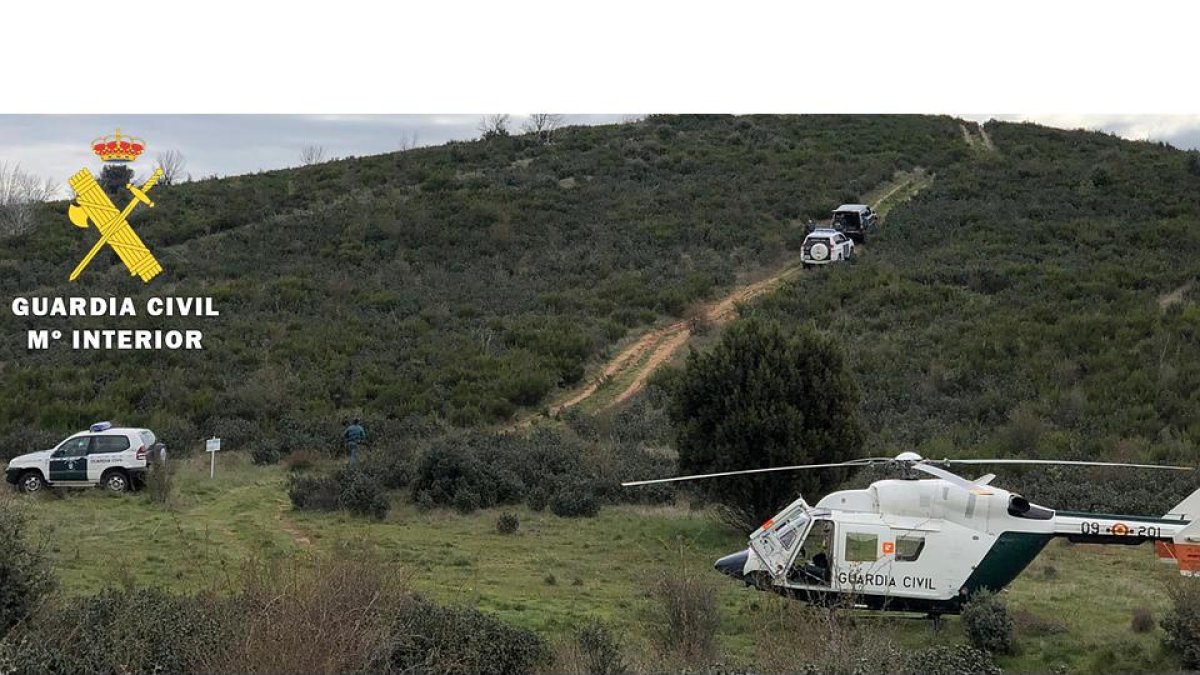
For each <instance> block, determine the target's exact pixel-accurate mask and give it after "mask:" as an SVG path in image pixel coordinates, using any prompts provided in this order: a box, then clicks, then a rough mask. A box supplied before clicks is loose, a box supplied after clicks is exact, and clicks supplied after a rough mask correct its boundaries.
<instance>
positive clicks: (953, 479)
mask: <svg viewBox="0 0 1200 675" xmlns="http://www.w3.org/2000/svg"><path fill="white" fill-rule="evenodd" d="M912 468H914V469H916V470H917V471H923V472H925V473H927V474H929V475H931V476H937V477H938V478H941V479H942V480H944V481H946V482H947V483H950V484H951V485H955V486H958V487H960V488H962V489H964V490H966V491H967V492H977V491H980V490H982V491H984V492H988V489H987V487H986V486H983V485H980V484H979V483H973V482H971V481H969V480H967V479H966V478H963V477H962V476H960V475H958V474H956V473H950V472H949V471H947V470H945V469H943V468H941V467H937V466H933V465H930V464H926V463H925V462H915V463H914V464H913V465H912Z"/></svg>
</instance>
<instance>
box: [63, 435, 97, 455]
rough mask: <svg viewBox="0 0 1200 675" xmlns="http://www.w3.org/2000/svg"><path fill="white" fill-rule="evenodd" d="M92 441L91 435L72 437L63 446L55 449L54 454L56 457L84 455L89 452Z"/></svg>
mask: <svg viewBox="0 0 1200 675" xmlns="http://www.w3.org/2000/svg"><path fill="white" fill-rule="evenodd" d="M91 442H92V437H91V436H81V437H79V438H72V439H71V440H69V441H67V442H66V443H63V444H62V446H61V447H59V448H58V450H55V451H54V456H55V457H83V456H84V455H86V454H87V451H88V445H89V444H91Z"/></svg>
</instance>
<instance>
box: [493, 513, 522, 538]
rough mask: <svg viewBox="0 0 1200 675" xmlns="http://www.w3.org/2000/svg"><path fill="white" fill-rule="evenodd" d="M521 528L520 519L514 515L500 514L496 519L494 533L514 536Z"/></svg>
mask: <svg viewBox="0 0 1200 675" xmlns="http://www.w3.org/2000/svg"><path fill="white" fill-rule="evenodd" d="M520 527H521V519H520V518H518V517H517V514H515V513H507V512H505V513H501V514H500V517H499V518H497V519H496V531H497V532H499V533H500V534H516V532H517V530H518V529H520Z"/></svg>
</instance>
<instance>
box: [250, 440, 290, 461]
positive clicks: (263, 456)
mask: <svg viewBox="0 0 1200 675" xmlns="http://www.w3.org/2000/svg"><path fill="white" fill-rule="evenodd" d="M282 456H283V451H282V450H281V449H280V448H279V446H278V445H277V444H276V443H274V442H272V441H271V440H269V439H266V438H256V439H254V440H253V441H251V442H250V461H252V462H254V463H255V464H258V465H261V466H266V465H270V464H275V463H277V462H278V461H279V458H280V457H282Z"/></svg>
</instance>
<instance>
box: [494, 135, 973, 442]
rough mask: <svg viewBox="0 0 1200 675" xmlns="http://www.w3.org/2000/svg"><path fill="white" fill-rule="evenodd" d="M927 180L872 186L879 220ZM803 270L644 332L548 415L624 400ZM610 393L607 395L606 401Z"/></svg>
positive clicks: (909, 176)
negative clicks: (696, 333)
mask: <svg viewBox="0 0 1200 675" xmlns="http://www.w3.org/2000/svg"><path fill="white" fill-rule="evenodd" d="M964 133H965V129H964ZM931 180H932V178H931V177H930V176H928V175H927V174H925V172H924V171H921V170H919V169H918V170H914V171H911V172H908V173H904V174H901V175H900V176H898V177H897V178H896V179H895V180H894V181H891V182H889V183H887V184H885V185H882V186H880V187H879V188H877V189H876V190H874V191H873V192H872V197H871V198H870V199H868V201H869V202H870V203H871V206H872V208H874V209H875V210H876V211H877V212H879V214H880V217H881V218H882V217H885V216H886V215H887V212H888V211H890V210H891V208H892V207H894V206H895V205H896V204H898V203H900V202H902V201H904V200H906V199H908V198H911V197H912V196H913V195H914V194H916V193H917V192H918V191H919V190H921V189H923V188H924V187H926V186H927V185H928V184H929V183H930V182H931ZM802 269H803V268H802V267H801V266H800V264H799V261H798V260H795V259H793V260H789V261H787V262H786V263H785V264H784V265H783V266H782V267H780V268H778V269H776V270H774V271H773V272H771V273H770V274H769V275H768V276H767V277H766V278H764V279H761V280H759V281H755V282H753V283H750V284H747V285H745V286H742V287H740V288H737V289H735V290H734V291H732V292H731V293H729V294H728V295H726V296H724V297H722V298H720V299H718V300H715V301H713V302H711V303H708V304H706V305H703V306H702V307H701V308H700V309H699V310H698V311H697V312H696V313H695V314H694V318H692V319H685V320H680V321H676V322H674V323H672V324H670V325H667V326H663V327H661V328H658V329H655V330H653V331H650V332H649V333H646V334H645V335H643V336H642V337H641V338H639V339H638V340H637V341H636V342H634V343H633V344H631V345H629V346H628V347H625V348H624V349H622V350H621V351H620V352H618V353H617V355H616V356H614V357H613V358H611V359H609V361H608V363H606V364H605V366H604V368H603V369H602V370H601V371H600V373H599V375H597V376H596V377H594V378H593V379H592V380H591V381H590V382H588V383H586V384H584V385H582V386H580V387H579V388H577V389H576V390H574V391H573V392H571V393H570V394H568V395H567V396H566V397H564V398H562V399H560V400H559V401H558V402H556V403H554V404H553V405H551V406H550V408H549V413H550V416H551V417H555V416H557V415H559V414H560V413H562V412H563V411H564V410H566V409H568V408H572V407H574V406H577V405H579V404H581V403H584V402H585V401H588V400H589V399H593V398H597V399H598V401H597V404H596V407H595V410H597V411H600V410H605V409H607V408H610V407H612V406H614V405H617V404H619V403H622V402H624V401H625V400H627V399H628V398H629V397H631V396H633V395H634V394H636V393H637V392H639V391H641V389H642V387H644V386H645V384H646V380H647V379H649V377H650V375H651V373H653V372H654V369H655V368H657V367H658V366H659V365H661V364H663V363H665V362H667V361H669V360H670V359H671V357H673V356H674V355H675V354H676V352H678V351H679V350H680V349H682V348H683V346H684V345H685V344H687V342H688V339H689V338H690V337H691V336H692V330H693V328H694V326H696V325H698V324H700V323H702V322H703V323H706V324H708V326H711V327H713V328H718V327H720V326H723V325H724V324H726V323H728V322H729V321H731V320H733V318H734V317H735V316H736V315H737V306H738V304H740V303H744V302H748V301H750V300H752V299H754V298H756V297H758V296H760V295H762V294H764V293H768V292H770V291H773V290H775V289H776V288H778V287H779V286H780V285H781V284H783V283H784V282H785V281H788V280H789V279H792V278H793V277H795V276H797V275H799V274H800V273H801V271H802ZM614 392H615V393H614ZM608 396H611V398H607V400H605V397H608ZM534 418H535V417H527V418H525V419H523V420H521V421H519V422H517V423H516V424H515V425H514V426H516V427H522V426H527V425H529V424H530V423H532V422H533V419H534Z"/></svg>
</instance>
